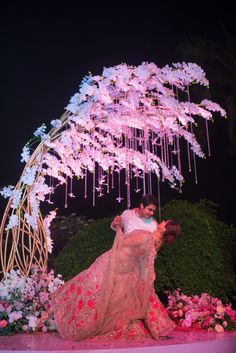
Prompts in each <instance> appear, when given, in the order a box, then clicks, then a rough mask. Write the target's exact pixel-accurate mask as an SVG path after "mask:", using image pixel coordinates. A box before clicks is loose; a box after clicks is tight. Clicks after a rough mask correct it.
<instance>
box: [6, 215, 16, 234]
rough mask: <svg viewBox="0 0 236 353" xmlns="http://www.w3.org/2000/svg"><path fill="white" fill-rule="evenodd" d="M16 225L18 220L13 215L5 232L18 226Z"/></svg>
mask: <svg viewBox="0 0 236 353" xmlns="http://www.w3.org/2000/svg"><path fill="white" fill-rule="evenodd" d="M18 224H19V218H18V216H17V215H15V214H13V215H11V217H10V219H9V222H8V225H7V227H6V230H9V229H12V228H14V227H16V226H18Z"/></svg>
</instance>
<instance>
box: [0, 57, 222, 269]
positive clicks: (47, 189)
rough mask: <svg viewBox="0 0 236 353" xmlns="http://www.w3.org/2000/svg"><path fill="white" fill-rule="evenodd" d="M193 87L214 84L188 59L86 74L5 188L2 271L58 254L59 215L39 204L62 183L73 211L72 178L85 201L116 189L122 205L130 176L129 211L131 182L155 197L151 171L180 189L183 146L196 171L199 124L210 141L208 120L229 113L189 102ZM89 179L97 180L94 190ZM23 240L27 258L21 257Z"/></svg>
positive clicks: (27, 148)
mask: <svg viewBox="0 0 236 353" xmlns="http://www.w3.org/2000/svg"><path fill="white" fill-rule="evenodd" d="M193 84H195V85H196V84H199V85H203V86H208V81H207V79H206V77H205V73H204V71H203V70H202V69H201V67H199V66H198V65H197V64H195V63H184V62H183V63H177V64H172V65H171V66H168V65H167V66H165V67H163V68H159V67H157V66H156V65H155V64H154V63H142V64H141V65H139V66H137V67H135V66H128V65H126V64H122V65H118V66H114V67H110V68H104V70H103V73H102V75H97V76H92V75H89V76H86V77H85V78H84V79H83V81H82V83H81V85H80V89H79V92H78V93H76V94H75V95H74V96H73V97H72V98H71V100H70V102H69V104H68V105H67V107H66V112H65V114H63V116H62V117H61V118H60V119H57V120H53V121H52V122H51V125H52V127H53V128H52V129H51V130H50V131H49V133H46V126H45V125H44V124H43V125H42V126H41V127H40V128H38V129H37V130H36V131H35V133H34V138H33V139H32V140H30V141H29V142H28V143H27V144H26V145H25V146H24V148H23V151H22V154H21V156H22V161H23V162H26V166H25V168H24V171H23V173H22V176H21V178H20V180H19V182H18V184H17V185H16V187H13V186H9V187H5V188H3V189H2V191H1V194H2V195H3V196H4V197H10V200H9V203H8V206H7V209H6V212H5V214H4V217H3V221H2V226H1V241H2V246H3V239H5V241H4V244H9V243H10V234H12V235H13V237H14V239H15V241H14V242H13V245H14V246H13V247H14V251H12V250H11V251H10V250H6V249H5V250H4V251H2V253H1V261H2V268H3V272H6V271H7V270H8V269H10V268H12V267H13V266H15V265H16V266H18V267H20V268H21V270H22V271H23V272H26V268H27V271H28V269H29V268H30V266H31V264H32V263H35V262H36V263H37V264H38V265H42V264H43V263H44V264H45V261H46V259H47V251H51V250H52V242H51V238H50V229H49V227H50V223H51V221H52V219H53V218H54V217H55V216H56V212H55V211H51V212H50V214H49V215H47V216H46V217H45V218H44V219H43V218H42V216H41V213H40V203H41V202H43V201H48V202H49V203H51V202H52V201H51V195H52V194H53V193H54V191H55V188H56V187H57V186H58V185H63V184H64V185H65V186H66V195H65V196H66V197H65V199H66V202H65V206H67V198H68V196H69V197H73V196H74V195H73V192H72V178H73V177H77V178H79V179H82V180H83V181H84V197H85V198H86V197H87V195H88V193H89V192H91V193H92V195H93V197H92V198H93V205H95V201H96V197H97V196H102V195H103V194H104V193H109V191H110V190H111V189H114V188H115V190H117V201H118V202H120V201H121V200H122V199H123V197H124V195H122V193H121V178H120V175H121V172H122V173H125V186H126V198H127V206H128V207H129V206H130V194H131V192H132V185H133V182H131V181H132V180H134V181H135V185H136V189H135V191H136V192H138V191H140V192H141V193H143V194H146V193H152V190H153V188H152V180H153V179H152V178H151V174H155V175H156V177H157V183H158V184H159V182H160V181H167V182H168V183H169V184H170V186H171V187H173V188H178V189H181V186H182V183H183V181H184V179H183V175H182V170H181V147H180V141H181V140H185V141H186V151H187V156H188V161H189V168H190V169H191V164H192V163H193V166H194V170H195V174H196V163H195V156H199V157H204V153H203V152H202V150H201V147H200V145H199V143H198V142H197V140H196V137H195V135H194V131H193V127H195V125H196V119H199V118H203V119H204V120H205V122H206V133H207V139H208V128H207V122H208V120H212V112H219V113H220V114H221V116H225V115H226V113H225V111H224V110H223V109H222V108H221V107H220V106H219V105H218V104H217V103H213V102H211V101H209V100H206V99H204V100H203V101H201V102H199V103H193V102H190V94H189V87H190V86H191V85H193ZM39 140H40V143H39V144H38V146H37V147H36V149H35V150H34V151H33V152H32V146H33V144H34V143H35V142H37V141H39ZM208 146H209V139H208ZM90 174H92V180H93V182H92V187H90V188H89V186H90V185H89V183H88V182H87V180H88V176H89V175H90ZM116 181H117V183H116ZM158 196H159V195H158ZM22 239H24V240H22ZM26 239H27V241H26ZM19 241H22V242H23V244H24V246H23V248H24V249H25V251H26V252H27V256H28V257H27V256H26V255H20V252H19V249H18V245H17V244H18V242H19ZM42 244H43V246H41V245H42ZM4 246H7V245H4ZM11 249H12V248H11ZM7 254H8V255H9V254H10V258H11V260H10V262H9V260H7ZM32 254H33V255H32ZM26 258H27V259H26Z"/></svg>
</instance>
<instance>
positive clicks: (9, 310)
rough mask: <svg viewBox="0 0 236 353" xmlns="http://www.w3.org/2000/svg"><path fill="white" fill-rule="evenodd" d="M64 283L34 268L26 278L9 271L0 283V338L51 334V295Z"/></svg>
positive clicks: (57, 277) (17, 271) (42, 270)
mask: <svg viewBox="0 0 236 353" xmlns="http://www.w3.org/2000/svg"><path fill="white" fill-rule="evenodd" d="M63 283H64V282H63V281H62V280H61V275H57V276H55V275H54V271H53V270H51V271H50V272H49V273H47V272H46V270H45V269H40V268H38V267H37V266H35V265H33V267H32V273H31V275H30V276H29V277H25V276H23V275H22V274H21V273H20V271H19V270H11V271H10V272H9V273H7V274H6V276H5V278H4V279H3V281H2V282H1V283H0V335H9V334H13V333H18V332H34V331H42V332H46V331H54V330H56V327H55V324H54V317H53V312H52V309H51V299H50V294H51V293H52V292H54V291H55V290H56V289H57V288H59V287H60V286H61V285H62V284H63Z"/></svg>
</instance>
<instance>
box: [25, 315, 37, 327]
mask: <svg viewBox="0 0 236 353" xmlns="http://www.w3.org/2000/svg"><path fill="white" fill-rule="evenodd" d="M26 319H28V326H29V327H30V328H32V329H33V331H34V330H35V328H36V326H37V317H35V316H34V315H28V316H26Z"/></svg>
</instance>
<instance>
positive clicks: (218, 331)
mask: <svg viewBox="0 0 236 353" xmlns="http://www.w3.org/2000/svg"><path fill="white" fill-rule="evenodd" d="M215 332H217V333H221V332H224V327H223V326H221V325H219V324H216V325H215Z"/></svg>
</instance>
